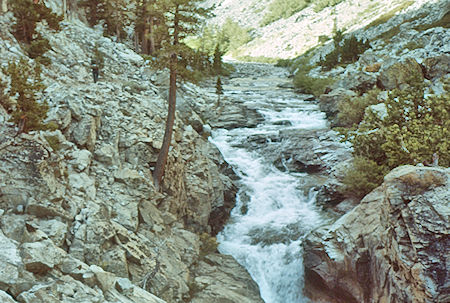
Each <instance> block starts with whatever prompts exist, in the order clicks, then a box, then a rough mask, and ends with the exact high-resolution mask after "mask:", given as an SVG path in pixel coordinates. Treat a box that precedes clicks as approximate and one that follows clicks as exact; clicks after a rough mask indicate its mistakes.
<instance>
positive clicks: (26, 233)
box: [0, 14, 261, 303]
mask: <svg viewBox="0 0 450 303" xmlns="http://www.w3.org/2000/svg"><path fill="white" fill-rule="evenodd" d="M12 21H13V18H12V15H11V14H6V15H1V16H0V33H1V37H2V39H1V40H0V64H2V65H4V64H6V63H7V62H8V61H9V60H15V59H18V58H19V57H26V56H25V55H24V53H23V51H22V50H21V48H20V46H19V44H18V43H17V41H16V40H15V38H14V37H13V36H12V35H11V34H10V32H9V30H10V26H11V24H12ZM39 30H40V32H41V33H42V35H43V36H45V37H46V38H47V39H48V40H49V41H50V45H51V47H52V49H51V50H50V51H49V52H47V53H46V56H47V57H48V58H49V59H50V61H51V64H50V65H49V66H46V67H44V68H43V73H42V77H43V81H44V83H45V84H46V86H47V89H46V90H45V92H44V94H43V96H42V97H43V99H45V100H47V102H48V103H49V105H50V111H49V115H48V119H47V121H52V122H54V123H56V124H57V125H58V127H59V129H58V130H56V131H42V132H32V133H30V134H20V135H18V136H16V132H17V129H16V128H15V127H14V126H13V125H12V124H11V123H8V122H7V120H8V119H9V116H8V114H7V113H6V111H4V110H3V109H2V108H1V106H0V110H1V111H0V122H1V123H0V246H1V247H0V254H1V255H2V256H1V257H0V298H2V300H3V301H5V302H8V301H11V302H26V303H28V302H30V303H31V302H33V303H38V302H46V303H47V302H124V303H125V302H127V303H128V302H155V303H160V302H183V301H185V300H188V299H189V298H190V297H191V296H194V295H195V296H198V297H199V298H208V296H209V295H208V294H209V293H214V294H215V295H214V298H219V299H220V300H227V302H244V301H243V300H244V299H243V298H246V300H248V302H261V299H260V298H259V292H258V289H257V288H256V287H255V286H254V282H253V281H252V280H251V278H250V276H249V275H248V273H247V272H246V271H245V270H244V269H242V268H241V267H240V265H238V264H237V263H236V261H234V260H233V259H232V258H226V257H223V258H222V257H218V258H217V259H215V261H214V262H215V265H214V266H215V269H216V270H217V271H220V272H221V275H220V277H221V278H220V279H222V277H226V278H227V279H228V282H227V283H226V284H224V285H222V286H221V287H222V288H215V289H216V290H215V291H211V290H210V289H208V288H205V289H203V288H195V287H194V285H195V284H194V283H193V281H194V280H195V279H196V277H197V274H196V273H197V272H198V275H199V276H201V277H202V279H205V280H208V279H209V280H208V285H220V282H219V281H218V280H217V279H219V276H217V275H216V272H215V271H200V270H199V269H197V267H198V264H202V262H204V260H206V259H205V258H206V257H208V255H206V256H205V255H204V254H202V252H201V239H200V237H199V234H200V233H205V232H206V233H211V234H214V233H217V232H218V231H219V230H220V229H221V227H222V226H223V224H224V222H225V220H226V218H227V214H228V213H229V211H230V210H231V208H232V207H233V205H234V196H235V193H236V189H235V186H234V183H233V181H232V180H231V179H230V178H229V177H228V176H227V175H225V174H224V172H225V171H227V172H230V168H229V167H228V166H227V164H226V163H225V162H224V160H223V158H222V157H221V155H220V152H219V151H218V150H217V149H216V148H215V147H214V146H213V145H212V144H211V143H209V142H208V141H207V140H205V139H204V138H203V137H202V136H201V135H200V134H199V133H198V132H197V131H196V129H195V128H197V126H198V125H190V124H189V122H191V121H188V120H185V119H183V118H182V116H181V115H178V114H177V118H176V121H175V127H174V136H173V142H172V148H171V151H170V154H169V159H168V164H167V170H166V174H165V178H164V181H163V186H162V192H158V191H156V190H155V188H154V186H153V182H152V175H151V173H152V171H151V169H152V165H153V164H154V162H155V161H156V157H157V154H158V151H159V149H160V148H161V144H162V137H163V132H164V119H165V116H166V112H167V105H166V102H165V101H164V98H163V97H162V96H161V94H160V91H159V87H157V86H156V85H155V84H154V83H153V82H152V80H154V78H155V75H156V73H155V72H154V71H152V70H151V69H150V68H149V67H148V66H147V64H146V62H145V61H144V60H143V59H142V57H140V56H139V55H138V54H136V53H135V52H133V51H132V50H131V49H130V48H129V47H127V46H126V45H125V44H122V43H116V42H114V41H113V40H111V39H110V38H107V37H104V36H103V35H102V33H101V31H100V30H99V29H98V28H96V29H92V28H89V27H87V26H85V25H84V24H83V23H82V22H80V21H79V20H76V19H74V20H72V21H70V22H67V21H64V22H62V30H61V31H60V32H58V33H54V32H50V31H47V30H46V29H45V27H40V28H39ZM95 48H97V49H98V51H100V52H101V53H102V54H103V55H104V59H105V65H104V66H105V67H104V69H103V70H102V71H101V73H100V81H99V82H97V83H95V84H94V83H93V81H92V75H91V68H90V64H89V62H90V59H91V54H92V53H93V51H94V49H95ZM31 62H32V61H31V60H30V63H31ZM1 77H2V79H7V75H3V74H1ZM205 111H206V110H205ZM214 287H215V286H214ZM214 287H213V288H214ZM244 290H245V291H244ZM203 291H205V293H203ZM220 293H222V295H220ZM224 294H226V295H224ZM228 295H230V298H226V297H225V296H228ZM3 297H4V298H5V299H3Z"/></svg>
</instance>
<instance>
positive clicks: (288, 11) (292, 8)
mask: <svg viewBox="0 0 450 303" xmlns="http://www.w3.org/2000/svg"><path fill="white" fill-rule="evenodd" d="M310 2H311V0H274V1H273V2H271V3H270V4H269V12H268V13H267V14H266V15H265V16H264V18H263V20H262V21H261V25H262V26H265V25H267V24H270V23H272V22H274V21H276V20H279V19H281V18H289V17H290V16H292V15H293V14H295V13H297V12H299V11H301V10H302V9H304V8H305V7H307V6H308V5H309V3H310Z"/></svg>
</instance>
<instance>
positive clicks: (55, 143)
mask: <svg viewBox="0 0 450 303" xmlns="http://www.w3.org/2000/svg"><path fill="white" fill-rule="evenodd" d="M45 140H47V142H48V145H50V147H51V148H52V149H53V150H54V151H59V150H60V149H61V142H60V141H59V138H58V136H45Z"/></svg>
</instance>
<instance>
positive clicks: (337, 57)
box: [319, 30, 370, 70]
mask: <svg viewBox="0 0 450 303" xmlns="http://www.w3.org/2000/svg"><path fill="white" fill-rule="evenodd" d="M343 38H344V36H343V33H342V32H341V31H339V30H338V31H336V33H335V35H334V37H333V43H334V50H333V51H332V52H331V53H329V54H328V55H326V56H325V58H323V59H322V60H321V61H320V63H319V64H320V65H321V66H322V67H323V68H324V69H325V70H330V69H332V68H333V67H335V66H336V65H338V64H349V63H353V62H356V61H357V60H358V58H359V55H360V54H362V53H364V52H365V51H366V50H367V49H369V48H370V43H369V41H362V40H358V39H357V38H356V37H355V36H354V35H351V36H350V37H349V38H347V39H343Z"/></svg>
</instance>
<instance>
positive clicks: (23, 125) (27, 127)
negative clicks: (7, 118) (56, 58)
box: [3, 58, 49, 132]
mask: <svg viewBox="0 0 450 303" xmlns="http://www.w3.org/2000/svg"><path fill="white" fill-rule="evenodd" d="M3 73H5V74H7V75H9V76H10V78H11V87H10V89H9V96H10V97H12V98H15V99H16V100H17V105H16V108H15V109H14V110H13V111H12V113H11V116H12V118H11V121H12V122H14V123H15V124H17V125H18V126H19V129H20V131H21V132H29V131H31V130H43V129H49V126H48V125H46V124H44V123H43V120H44V119H45V118H46V117H47V111H48V105H47V103H46V102H41V103H39V102H38V100H39V96H40V95H41V94H42V92H43V91H44V89H45V86H44V85H43V84H42V81H41V67H40V65H39V64H35V66H34V67H32V66H30V65H29V63H28V62H27V61H26V60H25V59H23V58H22V59H20V61H19V62H18V63H16V62H10V63H9V64H8V67H7V68H6V69H4V70H3Z"/></svg>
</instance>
